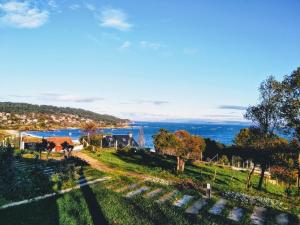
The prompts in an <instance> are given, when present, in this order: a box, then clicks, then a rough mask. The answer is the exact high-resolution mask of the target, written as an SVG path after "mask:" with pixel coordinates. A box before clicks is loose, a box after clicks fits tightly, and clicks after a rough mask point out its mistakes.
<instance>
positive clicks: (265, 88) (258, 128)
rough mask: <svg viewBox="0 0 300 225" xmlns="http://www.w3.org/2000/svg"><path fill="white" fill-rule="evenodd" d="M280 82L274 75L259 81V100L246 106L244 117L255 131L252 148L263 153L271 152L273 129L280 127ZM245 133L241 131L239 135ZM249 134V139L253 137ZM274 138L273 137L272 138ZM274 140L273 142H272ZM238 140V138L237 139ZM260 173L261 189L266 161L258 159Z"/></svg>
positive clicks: (259, 185) (260, 187) (268, 153)
mask: <svg viewBox="0 0 300 225" xmlns="http://www.w3.org/2000/svg"><path fill="white" fill-rule="evenodd" d="M280 86H281V84H280V83H279V82H278V81H276V80H275V78H274V77H272V76H270V77H268V78H267V79H266V80H265V81H264V82H262V83H261V85H260V88H259V92H260V102H259V104H257V105H255V106H250V107H248V109H247V111H246V114H245V118H246V119H248V120H251V121H252V123H253V131H255V135H254V136H255V142H253V143H252V145H253V144H255V146H254V149H256V150H261V151H262V150H263V151H264V152H263V154H264V155H266V156H267V155H270V154H271V153H272V150H273V149H272V147H271V146H273V144H274V143H276V142H277V137H276V135H275V130H276V129H277V128H279V127H280V125H281V123H282V120H281V111H280V109H281V101H280V100H281V96H282V95H281V92H280V91H279V90H280V89H279V88H278V87H280ZM242 135H246V134H245V133H241V134H240V136H242ZM254 136H253V135H250V137H251V139H252V137H254ZM274 138H275V139H274ZM274 141H275V142H274ZM237 142H239V140H237ZM258 162H259V164H260V168H261V174H260V180H259V184H258V189H259V190H260V189H262V185H263V180H264V175H265V171H266V169H267V164H266V163H267V161H265V160H263V159H262V160H261V161H259V160H258Z"/></svg>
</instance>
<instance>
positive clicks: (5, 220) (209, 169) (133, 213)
mask: <svg viewBox="0 0 300 225" xmlns="http://www.w3.org/2000/svg"><path fill="white" fill-rule="evenodd" d="M85 153H86V154H88V155H90V156H92V157H93V158H96V159H97V160H99V161H100V162H101V163H103V164H105V165H106V166H108V167H109V168H112V169H113V171H115V172H109V173H104V172H103V173H100V172H98V171H96V170H94V169H91V168H90V167H89V166H84V167H83V168H84V175H85V176H86V177H88V176H93V177H102V176H110V177H111V179H110V180H108V181H104V182H101V183H98V184H94V185H90V186H86V187H83V188H81V189H79V190H75V191H72V192H70V193H67V194H64V195H59V196H56V197H52V198H50V199H45V200H41V201H38V202H34V203H30V204H27V205H23V206H17V207H13V208H9V209H5V210H0V218H1V220H0V224H5V225H8V224H9V225H13V224H16V225H19V224H26V225H27V224H30V225H35V224H43V225H44V224H45V225H48V224H49V225H50V224H68V225H69V224H124V225H125V224H126V225H132V224H153V225H154V224H205V225H208V224H218V225H219V224H237V223H234V222H232V221H230V220H228V219H227V215H228V213H229V211H231V210H232V209H233V208H234V207H235V206H238V207H241V208H243V210H244V212H245V214H244V216H243V218H242V220H241V222H239V223H238V224H250V215H251V212H252V211H253V206H252V205H251V204H247V203H245V202H243V201H240V200H234V199H227V200H228V204H227V205H226V207H225V209H224V210H223V211H222V213H221V215H219V216H213V215H211V214H210V213H208V211H209V209H210V208H211V207H212V206H213V205H214V204H215V203H216V202H217V201H218V199H220V198H221V197H222V196H223V194H224V192H226V191H234V192H239V193H247V194H248V195H249V196H259V197H261V198H262V199H267V200H268V203H269V204H268V207H267V209H268V211H267V215H266V216H267V218H268V220H267V223H266V224H269V225H271V224H272V225H273V224H275V216H276V215H278V214H279V213H281V212H286V213H288V216H289V220H290V224H297V222H296V221H297V218H296V215H297V214H298V213H299V212H300V209H299V205H300V204H299V197H292V198H290V199H289V198H286V197H285V196H284V187H281V186H276V185H271V184H268V185H267V186H266V189H265V190H264V191H263V192H259V191H257V190H256V189H255V188H252V189H250V190H246V189H245V180H246V177H247V173H246V172H239V171H234V170H231V169H230V168H223V167H221V166H216V165H209V164H202V163H195V164H192V163H188V165H187V166H186V170H185V172H184V173H183V174H177V173H176V172H175V171H174V167H175V160H174V159H172V158H168V157H157V156H154V155H151V154H148V153H142V152H141V153H116V152H115V151H114V150H112V149H103V150H99V151H97V152H90V151H85ZM27 160H28V159H27ZM120 172H126V173H127V175H126V176H124V175H121V173H120ZM131 173H132V176H130V174H131ZM135 174H141V175H147V176H149V177H156V178H160V179H163V180H167V181H171V182H172V184H171V185H164V184H159V183H155V182H151V181H144V182H143V183H142V184H140V185H139V186H143V185H146V186H147V187H149V188H150V190H149V191H151V190H155V189H157V188H160V189H162V190H163V193H167V192H171V191H173V190H178V191H179V192H178V194H177V195H176V196H174V197H173V198H172V199H171V200H170V201H168V202H167V203H164V204H158V203H156V202H155V200H157V199H159V198H160V197H161V195H158V196H157V197H155V198H153V199H146V198H144V197H143V195H137V196H136V197H133V198H130V199H129V198H125V197H124V194H126V193H128V191H125V192H120V193H118V192H116V190H117V189H118V188H120V187H124V186H126V185H131V184H135V183H138V182H141V180H140V179H139V178H137V177H136V176H134V175H135ZM23 175H24V174H23ZM54 177H55V176H54ZM207 182H210V183H211V184H212V187H213V190H214V195H213V198H212V199H209V200H208V204H207V205H206V206H204V207H203V208H202V209H201V210H200V212H199V214H198V215H197V216H191V215H188V214H186V213H185V209H186V208H188V207H189V206H190V204H192V203H189V204H188V205H186V206H184V208H178V207H175V206H173V205H172V202H174V201H175V200H177V199H180V198H181V197H182V196H183V195H187V194H188V195H192V196H194V198H195V200H196V199H199V198H202V197H203V187H204V186H205V184H206V183H207ZM257 182H258V177H257V176H255V177H254V180H253V185H254V186H256V184H257ZM51 184H52V186H49V188H50V189H51V190H52V191H53V190H55V188H57V184H56V183H55V182H54V183H51ZM63 185H64V187H63V188H62V189H64V188H66V187H70V186H71V187H72V186H74V185H75V184H74V180H73V179H71V182H69V181H68V182H63ZM60 188H61V186H60ZM149 191H148V192H149ZM32 195H38V193H33V194H32ZM278 203H280V204H278ZM16 215H18V216H16Z"/></svg>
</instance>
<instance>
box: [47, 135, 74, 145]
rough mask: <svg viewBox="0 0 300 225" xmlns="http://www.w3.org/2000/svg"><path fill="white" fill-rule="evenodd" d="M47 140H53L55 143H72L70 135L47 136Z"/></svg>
mask: <svg viewBox="0 0 300 225" xmlns="http://www.w3.org/2000/svg"><path fill="white" fill-rule="evenodd" d="M47 141H48V142H53V143H54V144H56V145H61V144H63V143H64V142H68V144H69V145H73V141H72V139H71V138H70V137H50V138H47Z"/></svg>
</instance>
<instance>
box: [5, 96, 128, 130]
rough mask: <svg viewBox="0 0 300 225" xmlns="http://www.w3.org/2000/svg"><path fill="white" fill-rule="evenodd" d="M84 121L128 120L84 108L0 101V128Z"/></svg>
mask: <svg viewBox="0 0 300 225" xmlns="http://www.w3.org/2000/svg"><path fill="white" fill-rule="evenodd" d="M86 122H94V123H96V124H97V125H98V126H107V125H124V124H126V123H128V122H129V121H128V120H124V119H120V118H117V117H114V116H111V115H102V114H98V113H95V112H92V111H88V110H84V109H77V108H70V107H57V106H50V105H33V104H27V103H12V102H0V123H1V124H0V128H2V129H11V128H13V129H17V128H23V129H24V128H28V127H30V129H32V128H33V129H40V128H59V127H81V126H82V125H83V124H84V123H86Z"/></svg>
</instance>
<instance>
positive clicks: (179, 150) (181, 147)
mask: <svg viewBox="0 0 300 225" xmlns="http://www.w3.org/2000/svg"><path fill="white" fill-rule="evenodd" d="M154 145H155V149H156V150H157V151H158V153H161V154H166V155H172V156H176V158H177V171H179V172H183V171H184V168H185V162H186V160H188V159H193V160H196V159H199V158H200V153H201V152H202V151H203V150H204V149H205V141H204V139H203V138H201V137H199V136H195V135H190V134H189V133H188V132H187V131H183V130H180V131H176V132H175V133H170V132H168V131H167V130H164V129H161V130H160V131H159V133H158V134H156V135H154Z"/></svg>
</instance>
